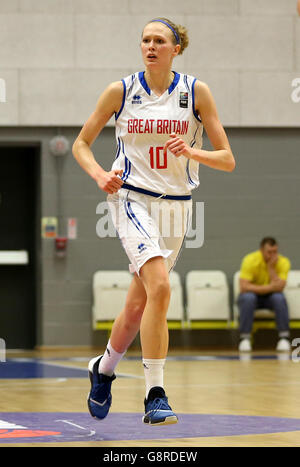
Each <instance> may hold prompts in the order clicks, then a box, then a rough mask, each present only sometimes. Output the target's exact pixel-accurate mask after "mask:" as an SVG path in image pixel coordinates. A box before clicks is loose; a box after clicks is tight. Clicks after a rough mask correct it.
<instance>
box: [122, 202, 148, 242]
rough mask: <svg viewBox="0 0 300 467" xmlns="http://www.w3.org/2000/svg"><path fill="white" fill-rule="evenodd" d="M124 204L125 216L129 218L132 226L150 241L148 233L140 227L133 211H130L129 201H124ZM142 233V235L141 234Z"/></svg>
mask: <svg viewBox="0 0 300 467" xmlns="http://www.w3.org/2000/svg"><path fill="white" fill-rule="evenodd" d="M124 204H125V211H126V214H127V216H128V217H129V219H130V220H131V222H132V223H133V225H134V226H135V228H136V229H137V230H138V231H139V232H140V233H141V234H142V235H143V236H144V237H145V235H144V233H145V234H146V235H147V237H148V238H150V240H151V237H150V235H149V234H148V232H146V230H145V229H144V227H143V226H142V224H141V223H140V221H139V220H138V219H137V217H136V215H135V214H134V212H133V210H132V207H131V205H130V201H124ZM143 232H144V233H143Z"/></svg>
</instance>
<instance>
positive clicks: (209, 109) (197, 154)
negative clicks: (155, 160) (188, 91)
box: [165, 80, 235, 172]
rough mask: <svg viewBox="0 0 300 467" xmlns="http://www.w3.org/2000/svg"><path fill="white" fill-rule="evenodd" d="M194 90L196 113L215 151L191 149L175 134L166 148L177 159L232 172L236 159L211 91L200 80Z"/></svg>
mask: <svg viewBox="0 0 300 467" xmlns="http://www.w3.org/2000/svg"><path fill="white" fill-rule="evenodd" d="M194 90H195V111H196V112H197V114H198V115H199V116H200V117H201V120H202V123H203V126H204V128H205V131H206V133H207V136H208V138H209V140H210V142H211V144H212V146H213V148H214V150H213V151H205V150H203V149H195V148H191V147H190V146H189V145H188V144H186V143H185V142H184V141H183V140H182V139H181V138H180V137H178V136H177V135H175V134H172V135H171V138H170V139H169V140H168V141H167V143H166V145H165V148H167V149H169V151H171V152H172V153H173V154H174V155H175V156H176V157H179V156H185V157H187V158H188V159H194V160H196V161H198V162H200V163H201V164H204V165H207V166H208V167H211V168H213V169H218V170H224V171H226V172H232V171H233V170H234V168H235V159H234V156H233V154H232V150H231V147H230V144H229V141H228V138H227V135H226V133H225V130H224V128H223V125H222V123H221V122H220V119H219V116H218V112H217V108H216V104H215V101H214V98H213V96H212V94H211V91H210V89H209V87H208V86H207V84H205V83H203V82H201V81H198V80H197V81H196V83H195V88H194Z"/></svg>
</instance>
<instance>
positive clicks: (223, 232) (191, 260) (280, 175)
mask: <svg viewBox="0 0 300 467" xmlns="http://www.w3.org/2000/svg"><path fill="white" fill-rule="evenodd" d="M79 130H80V128H63V129H62V130H61V131H62V133H63V134H64V135H65V136H67V138H68V139H69V140H70V142H72V141H74V139H75V138H76V136H77V134H78V132H79ZM226 131H227V134H228V137H229V140H230V143H231V145H232V149H233V152H234V154H235V157H236V160H237V167H236V170H235V171H234V172H233V173H225V172H219V171H216V170H212V169H209V168H206V167H204V166H203V167H200V180H201V184H200V187H199V188H198V189H197V190H196V191H194V195H193V199H194V202H196V201H204V203H205V241H204V245H203V246H202V247H201V248H200V249H197V250H195V249H186V248H185V249H183V251H182V254H181V257H180V259H179V261H178V263H177V267H176V271H178V272H179V273H180V275H181V278H182V280H183V281H184V278H185V275H186V273H187V272H188V271H189V270H192V269H221V270H223V271H224V272H225V273H226V275H227V277H228V280H229V283H230V284H231V283H232V275H233V273H234V272H235V271H236V270H238V269H239V267H240V262H241V258H242V257H243V256H244V255H245V254H247V253H248V252H250V251H253V250H255V249H257V248H258V243H259V241H260V239H261V238H262V237H263V236H265V235H272V236H275V237H277V238H278V240H279V242H280V250H281V252H282V253H283V254H285V255H286V256H288V257H289V258H290V259H291V261H292V267H293V269H300V254H299V252H300V236H299V232H300V192H299V185H300V172H299V167H300V161H299V157H300V154H299V147H300V134H299V131H298V130H296V129H246V128H244V129H230V128H228V129H227V130H226ZM56 134H57V131H56V129H54V128H53V129H49V128H48V129H46V128H5V129H4V128H3V129H1V131H0V139H1V141H41V143H42V149H41V152H42V154H41V157H42V179H41V187H42V200H41V201H42V216H56V215H57V213H58V211H57V166H56V162H55V161H56V160H55V158H54V157H53V156H52V155H51V154H50V153H49V146H48V145H49V141H50V139H51V138H52V137H53V136H55V135H56ZM204 147H206V148H207V149H210V144H209V142H208V141H207V139H206V138H205V139H204ZM93 151H94V154H95V156H96V158H97V160H98V161H99V162H100V163H101V164H102V165H103V167H104V168H105V169H107V170H108V169H109V168H110V166H111V163H112V160H113V157H114V152H115V141H114V132H113V129H112V128H106V129H105V130H104V131H103V133H102V135H101V136H100V137H99V138H98V139H97V140H96V142H95V143H94V145H93ZM61 181H62V203H61V214H62V222H61V223H60V233H61V235H64V234H65V233H66V219H67V218H68V217H76V218H77V219H78V239H77V240H70V241H69V245H68V254H67V257H66V258H65V259H57V258H56V257H55V255H54V242H53V240H48V239H44V240H43V241H42V257H41V264H42V277H41V284H42V306H41V310H40V315H39V337H38V340H39V344H43V345H90V344H92V343H94V342H97V339H98V337H97V336H98V335H95V333H93V332H92V329H91V307H92V276H93V273H94V272H95V271H96V270H98V269H125V270H127V267H128V260H127V257H126V255H125V253H124V251H123V249H122V247H121V245H120V242H119V240H118V239H117V238H103V239H101V238H98V237H97V235H96V223H97V221H98V220H99V217H100V216H99V215H98V214H96V206H97V204H98V203H99V202H100V201H105V199H106V195H105V193H103V192H101V191H100V190H99V189H98V188H97V186H96V184H95V182H94V181H93V180H92V179H90V178H89V176H88V175H86V174H85V173H84V172H83V171H82V170H81V168H80V167H79V166H78V165H77V162H76V161H75V159H74V158H73V156H72V155H71V154H69V155H68V156H66V158H65V160H64V161H63V164H62V166H61ZM98 334H99V333H98Z"/></svg>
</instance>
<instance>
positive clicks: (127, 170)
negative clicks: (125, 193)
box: [120, 138, 131, 181]
mask: <svg viewBox="0 0 300 467" xmlns="http://www.w3.org/2000/svg"><path fill="white" fill-rule="evenodd" d="M120 140H121V143H122V152H123V154H124V158H125V171H124V172H123V175H122V177H121V180H124V181H125V180H127V178H128V177H129V175H130V172H131V162H130V160H129V159H128V157H127V156H126V154H125V148H124V141H123V140H122V138H120Z"/></svg>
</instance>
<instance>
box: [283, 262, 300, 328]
mask: <svg viewBox="0 0 300 467" xmlns="http://www.w3.org/2000/svg"><path fill="white" fill-rule="evenodd" d="M284 295H285V297H286V300H287V304H288V307H289V317H290V320H300V271H297V270H291V271H290V272H289V274H288V278H287V282H286V286H285V288H284Z"/></svg>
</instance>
